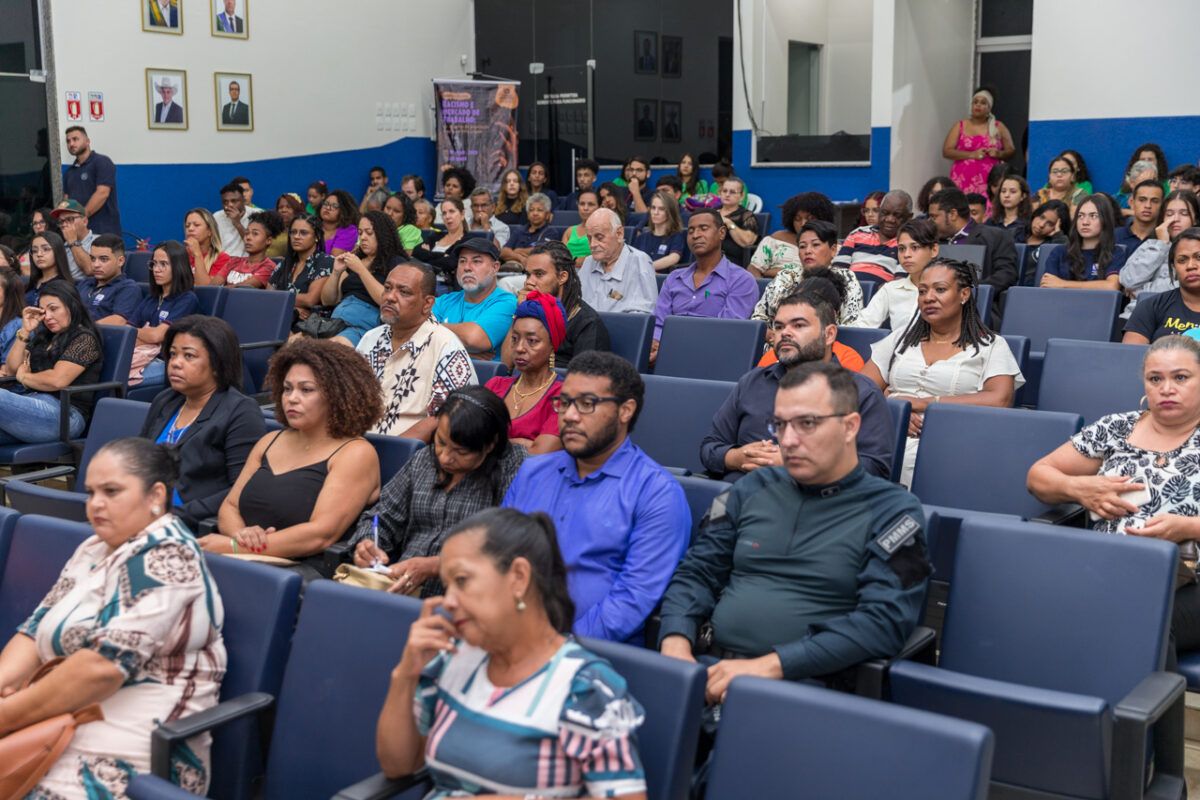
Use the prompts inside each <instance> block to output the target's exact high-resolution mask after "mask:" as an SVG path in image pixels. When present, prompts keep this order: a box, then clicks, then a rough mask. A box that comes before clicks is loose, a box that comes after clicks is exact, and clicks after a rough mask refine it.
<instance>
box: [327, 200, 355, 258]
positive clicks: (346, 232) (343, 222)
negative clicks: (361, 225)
mask: <svg viewBox="0 0 1200 800" xmlns="http://www.w3.org/2000/svg"><path fill="white" fill-rule="evenodd" d="M318 211H319V216H320V217H321V232H322V234H324V237H325V253H326V254H327V255H331V256H339V255H341V254H342V253H349V252H350V251H351V250H353V249H354V245H355V243H357V242H358V218H359V213H358V201H356V200H355V199H354V198H353V197H351V196H350V193H349V192H347V191H346V190H345V189H334V190H333V191H332V192H330V193H329V194H328V195H326V196H325V199H324V200H322V201H321V207H320V209H318Z"/></svg>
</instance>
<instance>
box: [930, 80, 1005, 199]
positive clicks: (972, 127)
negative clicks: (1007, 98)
mask: <svg viewBox="0 0 1200 800" xmlns="http://www.w3.org/2000/svg"><path fill="white" fill-rule="evenodd" d="M995 103H996V101H995V98H994V97H993V96H992V93H991V92H990V91H989V90H987V89H982V88H981V89H977V90H975V94H973V95H971V116H970V118H968V119H960V120H959V121H958V124H957V125H952V126H951V127H950V130H949V131H948V132H947V133H946V141H945V142H944V143H943V144H942V158H946V159H949V160H950V161H953V162H954V165H953V166H952V167H950V179H951V180H953V181H954V183H955V184H956V185H957V186H958V188H959V189H961V190H962V191H963V192H964V193H969V192H977V193H979V194H982V195H986V194H987V177H988V172H990V171H991V169H992V167H994V166H995V165H996V164H999V163H1000V162H1002V161H1007V160H1008V159H1010V158H1012V157H1013V154H1014V153H1016V152H1017V150H1016V148H1015V147H1013V140H1012V134H1010V133H1009V132H1008V128H1006V127H1005V125H1004V123H1003V122H1000V121H999V120H997V119H996V115H995V114H993V113H992V106H994V105H995Z"/></svg>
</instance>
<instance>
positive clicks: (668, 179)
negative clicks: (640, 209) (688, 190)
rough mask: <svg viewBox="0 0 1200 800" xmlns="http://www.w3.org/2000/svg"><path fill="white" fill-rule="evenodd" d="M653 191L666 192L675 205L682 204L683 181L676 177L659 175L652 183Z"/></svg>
mask: <svg viewBox="0 0 1200 800" xmlns="http://www.w3.org/2000/svg"><path fill="white" fill-rule="evenodd" d="M654 191H656V192H659V191H664V192H666V193H667V194H668V195H670V196H671V199H672V200H673V201H674V202H675V204H676V205H680V204H682V203H683V181H681V180H679V176H678V175H670V174H667V175H659V176H658V178H657V179H655V181H654Z"/></svg>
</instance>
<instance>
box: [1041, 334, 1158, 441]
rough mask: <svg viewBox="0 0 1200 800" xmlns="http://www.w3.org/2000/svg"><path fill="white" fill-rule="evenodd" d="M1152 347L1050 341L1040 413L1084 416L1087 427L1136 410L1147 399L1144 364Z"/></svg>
mask: <svg viewBox="0 0 1200 800" xmlns="http://www.w3.org/2000/svg"><path fill="white" fill-rule="evenodd" d="M1148 347H1149V346H1148V345H1144V344H1117V343H1114V342H1080V341H1075V340H1073V339H1051V340H1050V341H1048V342H1046V358H1045V360H1044V361H1043V362H1042V382H1041V386H1040V387H1039V390H1038V401H1037V407H1038V410H1039V411H1072V412H1074V413H1076V414H1082V415H1083V423H1084V424H1085V425H1088V424H1090V423H1092V422H1095V421H1096V420H1098V419H1100V417H1103V416H1105V415H1106V414H1115V413H1117V412H1119V411H1133V410H1134V409H1135V408H1137V407H1138V404H1139V403H1140V402H1141V398H1142V392H1143V390H1142V359H1144V358H1145V357H1146V350H1147V349H1148ZM1099 365H1103V369H1101V368H1099Z"/></svg>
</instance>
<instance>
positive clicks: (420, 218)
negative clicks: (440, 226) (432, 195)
mask: <svg viewBox="0 0 1200 800" xmlns="http://www.w3.org/2000/svg"><path fill="white" fill-rule="evenodd" d="M413 209H414V210H415V211H416V214H417V219H416V222H414V223H413V224H414V225H416V226H417V230H420V231H428V230H433V229H434V228H433V220H434V217H435V216H436V214H435V212H434V209H433V203H431V202H429V201H428V200H426V199H425V198H424V197H421V198H418V199H416V200H413ZM410 255H411V253H410Z"/></svg>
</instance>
